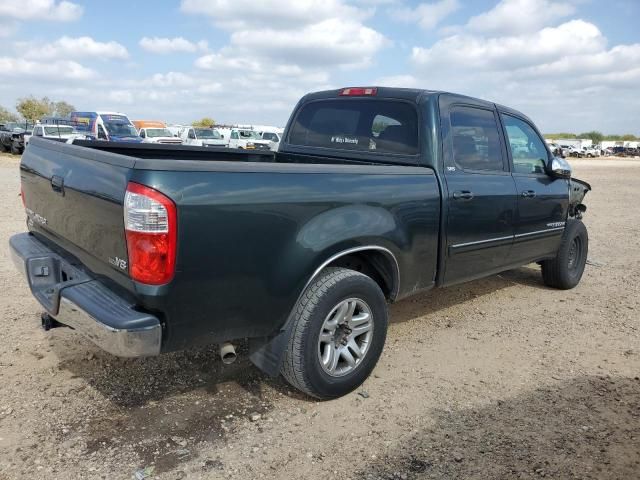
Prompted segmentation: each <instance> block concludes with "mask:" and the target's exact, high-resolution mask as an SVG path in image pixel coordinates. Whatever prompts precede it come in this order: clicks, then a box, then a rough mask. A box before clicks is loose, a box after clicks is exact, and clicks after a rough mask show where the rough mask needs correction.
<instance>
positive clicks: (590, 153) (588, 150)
mask: <svg viewBox="0 0 640 480" xmlns="http://www.w3.org/2000/svg"><path fill="white" fill-rule="evenodd" d="M580 153H581V155H580V156H581V157H589V158H592V157H599V156H600V148H598V147H597V146H591V147H582V151H581V152H580Z"/></svg>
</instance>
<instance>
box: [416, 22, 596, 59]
mask: <svg viewBox="0 0 640 480" xmlns="http://www.w3.org/2000/svg"><path fill="white" fill-rule="evenodd" d="M605 45H606V39H605V37H604V36H603V35H602V33H601V32H600V30H599V29H598V28H597V27H596V26H595V25H593V24H591V23H588V22H585V21H583V20H572V21H570V22H567V23H564V24H562V25H560V26H558V27H550V28H544V29H542V30H540V31H538V32H535V33H532V34H525V35H519V36H509V37H497V38H484V37H479V36H473V35H465V34H462V35H453V36H450V37H447V38H444V39H442V40H439V41H438V42H436V43H435V44H434V45H433V46H431V47H429V48H423V47H414V48H413V50H412V55H411V58H412V61H413V62H414V63H415V64H416V65H419V66H422V67H425V68H434V67H443V66H455V67H458V68H462V69H465V70H469V69H480V70H503V69H513V68H523V67H528V66H533V65H537V64H545V63H549V62H551V61H556V60H559V59H561V58H564V57H570V56H574V55H584V54H597V53H599V52H601V51H602V49H603V48H604V46H605Z"/></svg>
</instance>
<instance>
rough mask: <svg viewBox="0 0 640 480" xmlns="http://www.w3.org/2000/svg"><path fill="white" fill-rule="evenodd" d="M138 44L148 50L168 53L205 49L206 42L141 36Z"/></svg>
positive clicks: (180, 38)
mask: <svg viewBox="0 0 640 480" xmlns="http://www.w3.org/2000/svg"><path fill="white" fill-rule="evenodd" d="M140 46H141V47H142V48H143V49H145V50H147V51H148V52H152V53H158V54H169V53H177V52H186V53H193V52H197V51H206V50H207V48H208V45H207V42H206V41H204V40H200V41H199V42H197V43H194V42H190V41H189V40H186V39H185V38H183V37H175V38H161V37H153V38H149V37H143V38H142V39H141V40H140Z"/></svg>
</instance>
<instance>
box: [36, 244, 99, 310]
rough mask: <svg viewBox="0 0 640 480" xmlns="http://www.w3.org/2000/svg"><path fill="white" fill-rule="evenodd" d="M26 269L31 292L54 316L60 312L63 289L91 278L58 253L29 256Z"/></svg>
mask: <svg viewBox="0 0 640 480" xmlns="http://www.w3.org/2000/svg"><path fill="white" fill-rule="evenodd" d="M26 270H27V279H28V281H29V287H30V288H31V293H33V296H34V297H36V299H37V300H38V301H39V302H40V304H41V305H42V306H43V307H44V308H45V309H46V310H47V312H48V313H49V314H51V315H53V316H55V315H57V314H58V309H59V306H60V292H61V291H62V289H64V288H65V287H69V286H71V285H77V284H79V283H83V282H87V281H89V280H90V278H89V277H88V276H87V275H86V274H85V273H84V272H82V271H81V270H79V269H77V268H75V267H74V266H72V265H71V264H69V263H68V262H66V261H64V260H63V259H62V258H61V257H59V256H58V255H49V256H45V257H35V258H29V259H28V260H27V268H26Z"/></svg>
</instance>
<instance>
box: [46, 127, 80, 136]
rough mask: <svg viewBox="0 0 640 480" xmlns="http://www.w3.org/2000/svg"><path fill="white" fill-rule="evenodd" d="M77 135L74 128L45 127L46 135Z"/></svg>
mask: <svg viewBox="0 0 640 480" xmlns="http://www.w3.org/2000/svg"><path fill="white" fill-rule="evenodd" d="M72 133H75V130H74V129H73V127H68V126H65V125H60V126H57V127H44V134H45V135H71V134H72Z"/></svg>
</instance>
